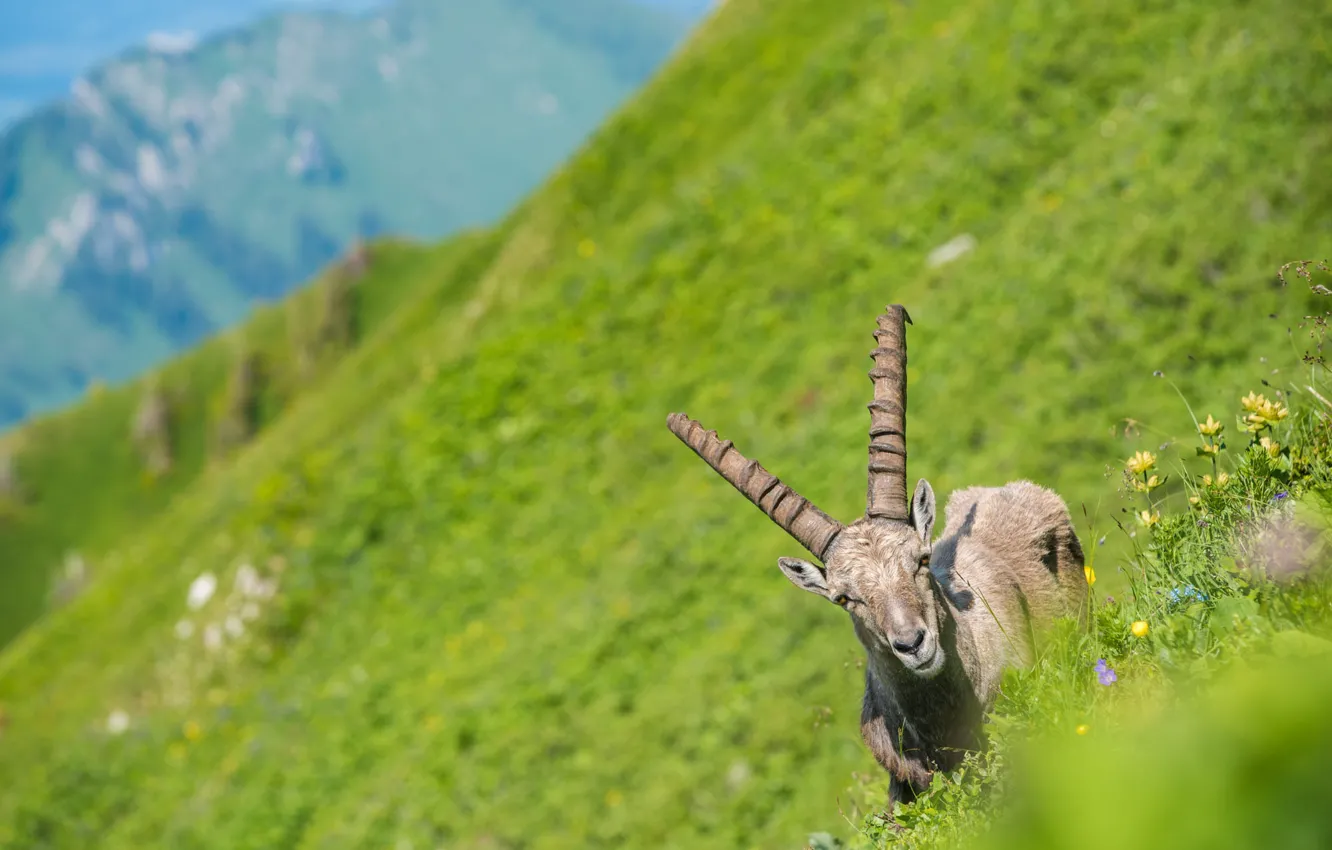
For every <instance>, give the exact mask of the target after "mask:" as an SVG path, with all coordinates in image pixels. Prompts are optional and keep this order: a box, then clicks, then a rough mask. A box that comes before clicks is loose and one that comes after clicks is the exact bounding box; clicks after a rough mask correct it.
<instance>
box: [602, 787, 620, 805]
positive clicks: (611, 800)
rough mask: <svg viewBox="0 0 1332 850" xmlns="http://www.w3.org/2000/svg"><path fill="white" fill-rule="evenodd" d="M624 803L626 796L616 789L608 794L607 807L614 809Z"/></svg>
mask: <svg viewBox="0 0 1332 850" xmlns="http://www.w3.org/2000/svg"><path fill="white" fill-rule="evenodd" d="M622 802H624V795H623V794H621V793H620V792H619V791H616V790H615V789H614V788H612V789H611V790H609V791H607V792H606V805H607V806H609V807H610V808H612V809H613V808H615V807H616V806H618V805H620V803H622Z"/></svg>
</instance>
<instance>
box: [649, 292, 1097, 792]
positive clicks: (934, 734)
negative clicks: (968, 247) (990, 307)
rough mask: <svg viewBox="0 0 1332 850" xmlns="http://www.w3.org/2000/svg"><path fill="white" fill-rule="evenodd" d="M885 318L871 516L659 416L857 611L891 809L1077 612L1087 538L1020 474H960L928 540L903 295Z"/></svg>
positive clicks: (812, 579) (941, 763)
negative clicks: (1007, 477) (961, 484)
mask: <svg viewBox="0 0 1332 850" xmlns="http://www.w3.org/2000/svg"><path fill="white" fill-rule="evenodd" d="M887 311H888V312H887V315H883V316H879V318H878V330H877V331H875V333H874V338H875V340H876V342H877V347H876V348H875V349H874V351H873V352H872V353H871V357H873V359H874V368H873V369H872V370H870V373H869V376H870V379H871V380H872V381H873V382H874V400H873V401H872V402H871V403H870V405H869V409H870V411H871V416H870V431H869V436H870V444H869V492H868V497H867V506H866V509H865V515H864V516H863V517H861V518H859V519H857V520H856V521H855V522H853V523H851V524H850V525H845V526H844V525H842V524H841V523H840V522H838V521H837V520H835V519H833V518H832V517H830V516H828V515H827V514H825V513H824V512H823V511H821V510H819V509H818V508H817V507H815V506H814V505H812V504H810V502H809V501H808V500H806V499H804V498H802V497H801V496H800V495H799V494H798V493H796V492H795V491H794V490H792V489H791V488H790V487H788V486H786V485H785V484H783V483H782V482H781V481H779V480H778V479H777V478H776V477H775V476H773V475H772V474H771V473H769V472H768V471H767V470H765V469H764V468H763V467H762V466H761V465H759V463H758V462H757V461H753V460H749V459H747V458H745V457H744V456H743V455H741V454H740V453H739V452H738V451H736V450H735V448H734V447H733V446H732V444H731V441H730V440H719V439H718V438H717V435H716V432H714V431H705V430H703V427H702V426H701V425H699V423H697V422H695V421H693V420H691V419H690V418H689V417H687V416H685V415H684V414H682V413H673V414H671V415H670V416H669V417H668V419H667V425H668V426H669V427H670V429H671V431H672V432H674V433H675V435H676V436H677V437H679V438H680V439H681V440H682V441H684V443H685V444H686V445H688V446H689V447H690V448H691V449H693V450H694V451H695V452H696V453H698V455H699V457H701V458H703V459H704V460H705V461H707V462H708V464H709V465H710V466H711V467H712V468H713V469H714V470H716V471H717V472H718V473H719V474H720V475H721V476H722V477H723V478H725V479H726V480H727V481H728V482H729V483H730V484H731V485H732V486H734V487H735V488H736V489H737V490H739V491H740V492H741V493H743V494H744V495H745V497H746V498H748V499H749V500H750V501H751V502H753V503H754V504H755V505H757V506H758V507H759V508H760V509H761V510H762V511H763V512H764V513H765V514H767V515H768V517H769V518H770V519H771V520H773V521H774V522H775V523H777V525H779V526H781V528H782V529H783V530H785V531H786V532H787V533H788V534H790V535H791V536H792V537H794V538H795V539H796V540H797V541H798V542H799V543H800V545H801V546H803V547H804V548H805V549H807V550H809V552H810V553H812V554H813V555H814V556H815V557H816V558H818V559H819V560H820V561H822V562H823V565H824V566H822V567H820V566H817V565H815V564H812V563H809V562H808V561H802V560H799V559H796V558H780V559H778V562H777V563H778V566H779V567H780V568H781V570H782V572H783V573H785V574H786V577H787V578H789V579H790V580H791V581H792V582H793V583H794V584H795V585H796V586H797V587H799V588H803V589H804V590H808V591H810V592H811V593H815V594H818V595H819V596H822V597H824V598H825V599H828V600H830V601H831V602H832V603H833V604H835V605H838V606H840V607H841V608H843V609H844V610H846V612H847V613H848V614H850V615H851V623H852V625H853V626H854V627H855V632H856V637H857V638H858V639H859V640H860V643H861V644H862V645H863V646H864V648H865V653H866V665H865V697H864V703H863V706H862V709H861V715H860V732H861V736H862V737H863V738H864V740H865V743H866V745H868V747H869V749H870V750H871V751H872V752H873V753H874V757H875V758H876V759H877V760H878V762H879V764H880V765H882V766H883V768H884V769H885V770H886V771H888V773H889V775H890V779H889V803H888V813H889V814H891V811H892V808H893V805H894V804H895V803H897V802H910V801H912V800H914V799H915V798H916V795H917V794H918V793H919V792H921V791H923V790H924V789H925V788H926V787H928V786H929V784H930V782H931V780H932V779H933V775H934V771H935V770H945V771H947V770H951V769H953V768H954V767H956V766H957V765H958V764H959V763H960V762H961V761H962V759H963V757H964V755H965V753H966V752H967V751H969V750H983V749H984V747H985V746H986V742H985V735H984V733H983V730H982V724H983V721H984V716H985V714H986V713H987V712H988V711H989V710H990V708H991V707H992V705H993V702H994V700H995V698H996V697H997V696H998V691H999V684H1000V679H1001V676H1002V675H1003V672H1004V670H1005V668H1007V667H1009V666H1010V665H1011V666H1025V665H1028V664H1030V663H1031V662H1032V660H1033V654H1034V649H1035V641H1036V636H1037V632H1039V631H1040V630H1041V629H1042V628H1043V627H1045V626H1048V625H1049V624H1051V623H1052V622H1053V621H1054V620H1056V619H1058V618H1060V617H1065V616H1072V617H1076V618H1077V619H1078V620H1079V622H1084V620H1083V618H1084V616H1085V611H1084V606H1085V601H1086V596H1087V582H1086V577H1085V575H1084V571H1083V554H1082V546H1081V544H1080V543H1079V541H1078V537H1077V534H1076V532H1075V531H1074V529H1073V524H1072V521H1071V519H1070V517H1069V512H1068V508H1067V506H1066V505H1065V504H1064V501H1063V500H1062V499H1060V498H1059V496H1057V495H1055V494H1054V493H1052V492H1050V491H1049V490H1046V489H1044V488H1042V487H1039V486H1037V485H1035V484H1033V483H1031V482H1028V481H1015V482H1012V483H1010V484H1007V485H1006V486H1003V487H969V488H966V489H963V490H959V491H956V492H954V493H953V494H952V497H951V498H950V499H949V500H948V506H947V512H948V517H947V519H948V524H947V527H946V528H945V529H944V532H943V535H942V537H940V538H939V539H938V540H937V541H934V540H932V539H931V534H932V531H933V528H934V516H935V502H934V490H933V488H931V487H930V484H929V482H928V481H926V480H924V479H921V480H920V481H919V482H918V483H917V485H916V491H915V495H914V496H913V497H912V499H911V504H910V506H908V504H907V499H906V482H907V478H906V459H907V454H906V325H907V324H908V323H910V322H911V319H910V317H909V316H908V315H907V313H906V310H905V309H903V308H902V307H901V306H900V305H893V306H890V307H888V308H887Z"/></svg>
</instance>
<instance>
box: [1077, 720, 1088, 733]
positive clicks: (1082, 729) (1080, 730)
mask: <svg viewBox="0 0 1332 850" xmlns="http://www.w3.org/2000/svg"><path fill="white" fill-rule="evenodd" d="M1090 731H1091V727H1090V726H1088V725H1087V724H1086V723H1082V724H1079V726H1078V734H1079V735H1086V734H1087V733H1088V732H1090Z"/></svg>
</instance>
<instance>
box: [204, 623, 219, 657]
mask: <svg viewBox="0 0 1332 850" xmlns="http://www.w3.org/2000/svg"><path fill="white" fill-rule="evenodd" d="M203 643H204V649H206V650H208V651H209V652H213V651H215V650H218V649H221V648H222V629H221V628H220V627H219V626H218V625H217V624H216V623H213V624H211V625H209V626H208V628H206V629H204V633H203Z"/></svg>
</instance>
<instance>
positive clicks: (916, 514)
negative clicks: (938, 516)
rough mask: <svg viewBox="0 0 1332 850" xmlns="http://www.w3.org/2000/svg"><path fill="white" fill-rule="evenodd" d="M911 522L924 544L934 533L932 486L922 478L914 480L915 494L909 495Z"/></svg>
mask: <svg viewBox="0 0 1332 850" xmlns="http://www.w3.org/2000/svg"><path fill="white" fill-rule="evenodd" d="M911 524H912V525H913V526H915V528H916V533H917V534H919V535H920V539H921V542H922V543H924V544H925V545H926V546H928V545H930V540H931V538H932V536H933V534H934V488H933V487H931V486H930V482H928V481H926V480H925V479H924V478H922V479H920V480H919V481H917V482H916V495H914V496H912V497H911Z"/></svg>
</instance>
